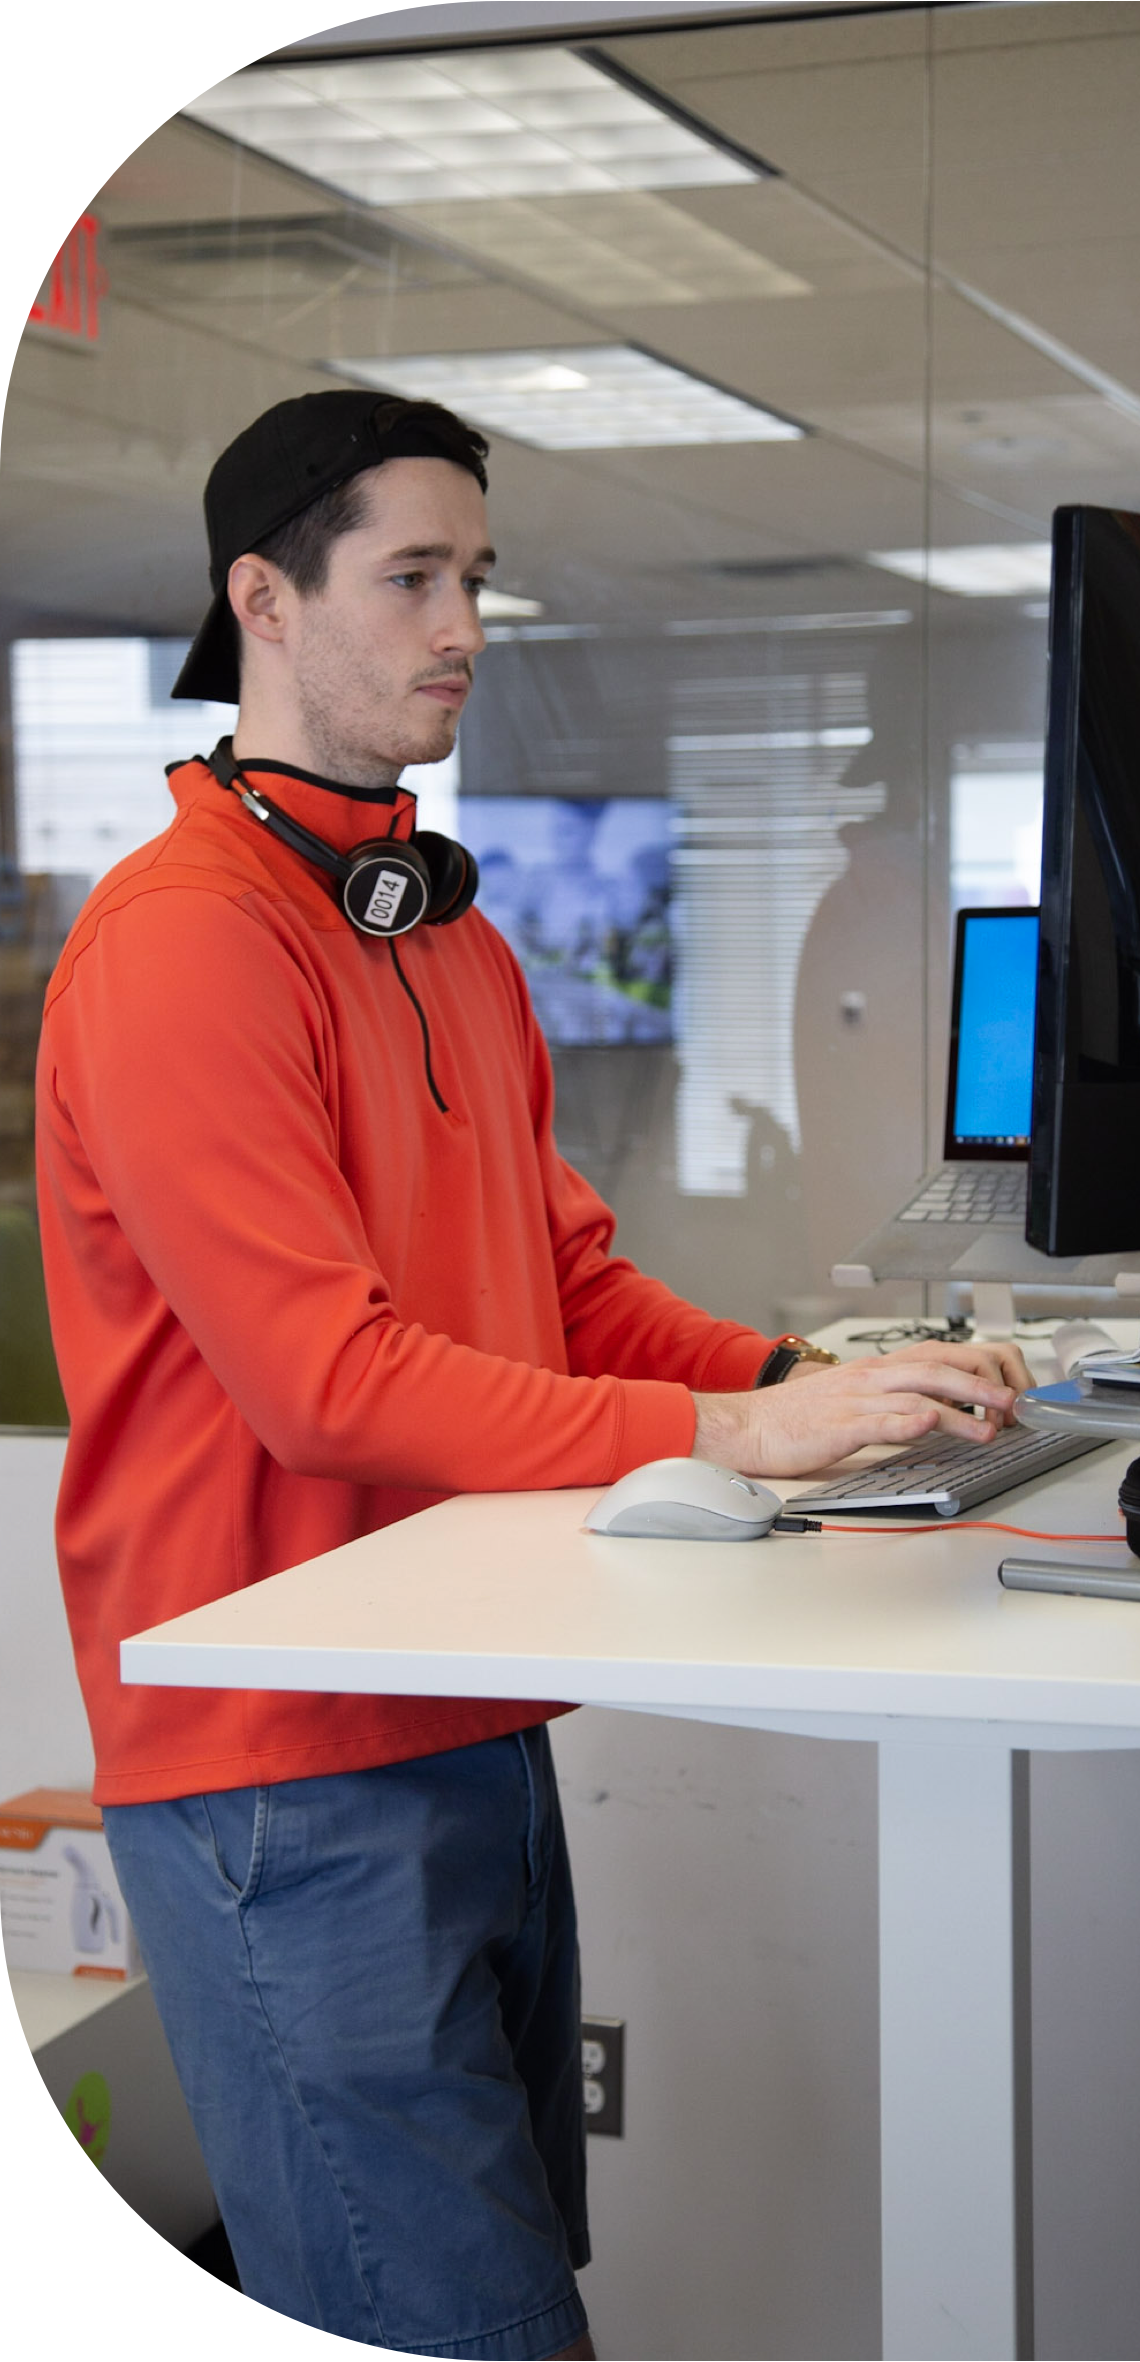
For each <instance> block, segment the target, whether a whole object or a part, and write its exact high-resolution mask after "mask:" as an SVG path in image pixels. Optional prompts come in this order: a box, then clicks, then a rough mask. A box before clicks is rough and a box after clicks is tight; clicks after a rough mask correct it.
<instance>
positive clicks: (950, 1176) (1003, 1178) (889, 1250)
mask: <svg viewBox="0 0 1140 2362" xmlns="http://www.w3.org/2000/svg"><path fill="white" fill-rule="evenodd" d="M1037 920H1038V913H1037V911H1036V910H1035V909H1032V908H1030V907H1028V906H1027V905H1025V904H1021V905H1019V906H1018V907H1017V908H1013V909H1009V908H999V909H986V910H960V911H959V912H958V916H957V922H956V925H955V932H954V976H953V985H952V991H951V1007H950V1057H949V1064H948V1069H947V1076H946V1128H945V1136H944V1142H943V1153H942V1162H941V1164H938V1165H935V1166H934V1168H933V1170H932V1171H930V1172H928V1173H924V1174H923V1176H922V1179H921V1181H918V1182H916V1184H915V1186H914V1189H913V1190H912V1192H911V1194H910V1196H909V1197H908V1198H907V1200H906V1203H905V1204H904V1205H903V1206H901V1207H900V1208H899V1211H898V1213H897V1214H895V1215H894V1216H893V1217H892V1219H891V1220H890V1221H889V1222H884V1223H883V1224H882V1225H881V1226H880V1228H879V1229H878V1230H875V1231H873V1232H872V1233H871V1236H870V1237H869V1238H866V1239H864V1240H863V1242H862V1245H861V1246H858V1247H856V1249H855V1252H854V1254H852V1255H851V1256H849V1257H848V1258H847V1259H846V1260H845V1261H844V1262H842V1263H836V1264H835V1265H834V1266H833V1269H832V1273H831V1278H832V1283H833V1285H834V1286H836V1287H859V1286H866V1285H867V1283H868V1282H869V1281H870V1280H872V1279H945V1278H946V1277H947V1276H948V1275H949V1273H950V1271H951V1269H952V1268H953V1266H954V1265H955V1264H957V1262H958V1259H959V1257H961V1256H962V1255H963V1254H967V1253H969V1252H971V1251H972V1250H973V1249H974V1248H975V1247H976V1246H977V1245H978V1243H979V1242H983V1241H987V1240H988V1241H990V1242H991V1244H992V1250H993V1257H994V1261H995V1269H996V1270H997V1271H998V1272H999V1273H1000V1271H1001V1269H1002V1266H1003V1262H1004V1261H1005V1259H1006V1258H1007V1257H1008V1255H1009V1251H1010V1248H1011V1247H1012V1246H1013V1245H1014V1244H1015V1242H1016V1244H1017V1245H1018V1246H1020V1247H1021V1249H1022V1252H1024V1251H1025V1250H1024V1239H1025V1185H1026V1176H1027V1172H1028V1166H1029V1115H1030V1104H1031V1100H1032V1093H1033V1020H1034V1008H1035V1003H1036V997H1037Z"/></svg>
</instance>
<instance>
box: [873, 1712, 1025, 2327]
mask: <svg viewBox="0 0 1140 2362" xmlns="http://www.w3.org/2000/svg"><path fill="white" fill-rule="evenodd" d="M1028 1774H1029V1759H1028V1756H1027V1755H1025V1754H1023V1753H1011V1750H1010V1748H1009V1746H1008V1744H1006V1743H1003V1742H1002V1741H998V1740H996V1739H995V1740H990V1739H989V1738H983V1739H979V1740H977V1741H975V1742H974V1743H973V1744H968V1743H962V1744H955V1743H953V1742H946V1741H944V1740H942V1739H938V1740H932V1741H931V1743H930V1744H925V1743H923V1742H922V1741H921V1740H919V1739H917V1738H913V1739H909V1738H901V1737H900V1738H898V1739H895V1738H891V1739H888V1740H884V1741H883V1742H882V1743H881V1744H880V1747H879V1979H880V2040H881V2089H882V2101H881V2110H882V2118H881V2120H882V2187H883V2353H884V2355H886V2356H888V2357H898V2358H905V2362H922V2358H927V2357H933V2358H936V2362H954V2358H956V2357H959V2356H964V2357H965V2356H968V2357H981V2358H982V2362H998V2358H1004V2357H1014V2356H1022V2355H1029V2354H1031V2353H1032V2351H1033V2327H1032V2240H1031V2230H1032V2213H1031V2202H1032V2193H1031V2187H1030V2179H1029V2167H1030V2147H1029V2132H1030V2126H1029V2011H1028V1994H1029V1981H1028V1941H1029V1925H1028V1921H1029V1913H1028V1859H1029V1857H1028Z"/></svg>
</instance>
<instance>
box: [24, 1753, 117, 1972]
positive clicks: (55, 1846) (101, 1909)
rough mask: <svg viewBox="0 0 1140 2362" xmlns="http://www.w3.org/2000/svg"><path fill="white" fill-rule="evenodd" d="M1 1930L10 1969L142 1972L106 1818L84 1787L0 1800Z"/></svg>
mask: <svg viewBox="0 0 1140 2362" xmlns="http://www.w3.org/2000/svg"><path fill="white" fill-rule="evenodd" d="M0 1934H2V1935H3V1939H4V1951H5V1954H6V1956H7V1961H8V1966H9V1968H31V1969H41V1968H48V1969H55V1970H58V1971H59V1972H60V1973H61V1974H62V1975H65V1976H73V1977H117V1978H119V1979H120V1980H122V1979H124V1978H126V1977H133V1976H137V1975H138V1973H139V1970H140V1967H141V1965H142V1964H141V1961H140V1959H139V1953H138V1946H137V1944H136V1942H135V1935H134V1930H133V1928H132V1927H131V1923H130V1920H129V1919H128V1917H127V1912H126V1906H125V1904H124V1902H123V1898H122V1895H121V1894H120V1892H119V1883H118V1880H117V1878H116V1877H115V1873H114V1870H113V1869H112V1867H111V1855H110V1850H109V1848H108V1845H107V1840H106V1837H105V1836H104V1834H103V1816H102V1813H101V1812H100V1810H99V1807H98V1805H97V1804H92V1802H91V1799H90V1797H89V1796H84V1795H82V1794H81V1793H80V1791H79V1790H77V1789H71V1788H30V1789H29V1790H28V1792H27V1794H26V1795H24V1796H12V1797H10V1798H9V1799H8V1801H7V1803H5V1804H0Z"/></svg>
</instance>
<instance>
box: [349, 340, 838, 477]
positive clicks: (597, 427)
mask: <svg viewBox="0 0 1140 2362" xmlns="http://www.w3.org/2000/svg"><path fill="white" fill-rule="evenodd" d="M328 367H329V368H330V369H331V370H332V371H334V373H335V374H336V376H338V377H347V378H349V379H351V380H352V381H353V382H354V383H356V384H358V385H374V386H376V387H377V389H378V390H380V391H382V392H389V393H395V394H403V395H405V396H406V397H407V398H408V399H410V400H412V401H431V402H444V403H446V404H447V406H448V408H449V409H452V410H458V411H459V412H460V414H461V415H462V416H464V417H466V418H470V419H472V420H473V421H474V423H475V424H476V425H477V426H482V427H489V428H490V429H491V430H492V431H493V432H496V433H498V434H503V435H510V436H511V437H512V439H513V440H514V441H515V442H518V443H530V444H533V445H534V446H535V447H536V448H537V449H538V450H542V451H612V450H619V449H621V448H623V447H634V448H647V447H649V446H651V445H655V444H681V443H787V442H794V441H797V440H798V439H799V438H800V437H802V435H803V433H804V429H803V427H801V426H796V425H795V423H794V422H793V421H792V420H791V419H787V418H778V417H776V416H775V414H774V413H773V412H772V411H770V410H762V409H760V408H759V407H758V405H757V404H755V403H753V402H744V401H741V400H740V398H739V397H738V396H737V395H736V394H726V393H722V392H721V389H720V387H719V386H712V385H706V384H705V382H704V380H703V379H702V378H699V377H690V376H689V375H688V374H687V372H686V371H685V370H683V369H674V368H671V367H670V366H669V364H668V363H667V362H664V361H655V360H653V359H652V358H651V356H650V355H649V354H648V353H639V352H636V351H634V349H633V347H632V346H630V345H620V344H615V345H567V346H558V347H556V348H548V349H547V350H545V351H542V350H539V351H533V352H510V353H420V354H417V355H415V356H414V357H410V356H409V357H401V358H399V359H396V360H393V359H392V358H391V357H389V356H385V357H384V358H383V359H382V360H372V359H370V358H363V359H355V358H350V359H341V360H334V361H330V362H329V363H328Z"/></svg>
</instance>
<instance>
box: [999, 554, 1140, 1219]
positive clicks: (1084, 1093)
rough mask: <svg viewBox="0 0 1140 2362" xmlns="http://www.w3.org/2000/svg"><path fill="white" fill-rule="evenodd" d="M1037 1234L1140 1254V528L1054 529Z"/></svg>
mask: <svg viewBox="0 0 1140 2362" xmlns="http://www.w3.org/2000/svg"><path fill="white" fill-rule="evenodd" d="M1031 1130H1032V1140H1031V1146H1030V1153H1029V1200H1028V1217H1027V1227H1026V1235H1027V1237H1028V1239H1029V1243H1030V1245H1031V1246H1034V1247H1039V1248H1041V1249H1043V1250H1044V1251H1045V1253H1047V1254H1051V1255H1091V1254H1104V1253H1111V1252H1113V1251H1114V1250H1119V1249H1123V1250H1125V1251H1128V1250H1131V1249H1133V1248H1135V1247H1138V1246H1140V516H1134V515H1131V514H1129V513H1128V512H1127V511H1125V510H1122V509H1104V508H1086V507H1081V508H1063V509H1058V511H1057V513H1056V515H1055V517H1054V520H1053V584H1052V597H1051V600H1050V610H1049V696H1048V714H1047V731H1046V744H1045V809H1044V825H1043V835H1042V874H1041V938H1040V949H1039V955H1038V971H1037V1039H1036V1053H1035V1072H1034V1087H1033V1114H1032V1125H1031Z"/></svg>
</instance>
